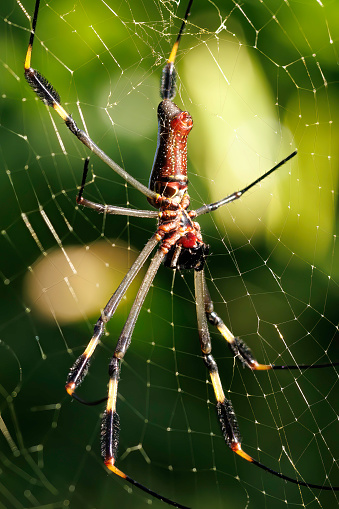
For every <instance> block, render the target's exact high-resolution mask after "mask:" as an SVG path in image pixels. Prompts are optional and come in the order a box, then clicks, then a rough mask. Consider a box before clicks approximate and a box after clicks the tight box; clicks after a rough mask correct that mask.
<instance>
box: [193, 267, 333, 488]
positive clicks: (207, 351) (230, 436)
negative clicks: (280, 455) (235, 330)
mask: <svg viewBox="0 0 339 509" xmlns="http://www.w3.org/2000/svg"><path fill="white" fill-rule="evenodd" d="M194 285H195V300H196V312H197V322H198V330H199V337H200V346H201V351H202V354H203V360H204V363H205V365H206V367H207V369H208V372H209V375H210V377H211V382H212V386H213V390H214V394H215V398H216V400H217V404H216V410H217V415H218V419H219V422H220V427H221V431H222V434H223V436H224V439H225V442H226V444H227V445H228V446H229V447H230V449H231V450H232V451H233V452H235V453H236V454H238V455H239V456H240V457H241V458H243V459H245V460H246V461H248V462H250V463H253V464H254V465H256V466H257V467H259V468H261V469H263V470H266V471H267V472H269V473H271V474H273V475H275V476H276V477H280V479H284V480H285V481H289V482H291V483H293V484H298V485H299V486H306V487H308V488H316V489H321V490H328V491H339V486H323V485H319V484H312V483H308V482H304V481H298V480H296V479H293V478H292V477H289V476H287V475H284V474H282V473H280V472H277V471H276V470H273V469H271V468H270V467H267V466H266V465H264V464H263V463H261V462H260V461H257V460H256V459H254V458H252V456H250V455H249V454H247V453H246V452H245V451H243V449H242V446H241V436H240V430H239V425H238V421H237V417H236V415H235V412H234V409H233V405H232V402H231V401H230V400H229V399H226V397H225V394H224V390H223V388H222V384H221V380H220V376H219V371H218V366H217V363H216V362H215V360H214V358H213V355H212V354H211V351H212V345H211V338H210V335H209V331H208V324H207V318H206V313H205V301H206V299H205V289H206V283H205V282H204V273H203V270H201V271H194Z"/></svg>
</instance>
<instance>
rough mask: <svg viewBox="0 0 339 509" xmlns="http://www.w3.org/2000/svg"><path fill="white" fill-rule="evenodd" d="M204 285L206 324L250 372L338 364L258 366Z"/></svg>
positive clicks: (247, 347) (326, 366) (335, 363)
mask: <svg viewBox="0 0 339 509" xmlns="http://www.w3.org/2000/svg"><path fill="white" fill-rule="evenodd" d="M203 285H204V305H205V313H206V318H207V320H208V322H209V323H210V324H211V325H213V326H214V327H216V328H217V329H218V331H219V332H220V334H221V335H222V336H223V338H224V339H226V341H227V343H228V346H229V347H230V349H231V350H232V352H233V354H234V356H235V357H236V358H237V359H239V360H240V362H241V363H242V364H243V366H246V367H248V368H250V369H252V370H257V371H264V370H269V369H275V370H277V369H299V370H302V369H313V368H328V367H332V366H336V365H338V364H339V362H329V363H324V364H292V365H286V364H284V365H276V364H260V363H259V362H258V361H257V360H256V359H255V357H254V356H253V353H252V350H251V349H250V348H249V346H247V344H246V343H245V341H243V340H242V339H241V338H237V337H235V336H234V335H233V334H232V332H231V331H230V330H229V329H228V328H227V327H226V325H225V324H224V322H223V320H222V319H221V318H220V316H219V315H218V314H217V313H216V312H215V311H214V306H213V301H212V299H211V296H210V293H209V290H208V287H207V283H206V279H205V277H204V280H203Z"/></svg>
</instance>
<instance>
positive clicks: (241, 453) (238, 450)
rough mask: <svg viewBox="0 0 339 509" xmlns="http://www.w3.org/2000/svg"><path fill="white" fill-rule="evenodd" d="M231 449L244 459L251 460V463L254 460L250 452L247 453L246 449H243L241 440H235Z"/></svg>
mask: <svg viewBox="0 0 339 509" xmlns="http://www.w3.org/2000/svg"><path fill="white" fill-rule="evenodd" d="M231 449H232V451H233V452H235V453H236V454H238V455H239V456H240V457H241V458H244V460H246V461H249V462H250V463H252V462H253V458H252V457H251V456H250V455H249V454H247V453H246V452H245V451H243V450H242V448H241V443H240V442H233V444H232V445H231Z"/></svg>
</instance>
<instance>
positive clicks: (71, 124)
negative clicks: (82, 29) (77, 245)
mask: <svg viewBox="0 0 339 509" xmlns="http://www.w3.org/2000/svg"><path fill="white" fill-rule="evenodd" d="M39 5H40V0H36V3H35V9H34V15H33V22H32V29H31V35H30V39H29V44H28V49H27V53H26V58H25V64H24V69H25V77H26V80H27V82H28V84H29V85H30V86H31V87H32V89H33V91H34V92H35V93H36V94H37V96H38V97H39V99H41V100H42V102H43V103H45V104H46V105H47V106H50V107H51V108H53V109H54V110H55V111H56V112H57V114H58V115H59V116H60V117H61V118H62V120H63V121H64V122H65V124H66V126H67V127H68V129H69V130H70V131H71V132H72V133H73V134H74V135H75V136H76V137H77V138H78V139H79V140H80V141H81V143H83V144H84V145H86V147H88V148H89V149H90V150H91V151H92V152H94V154H96V155H97V156H98V157H99V158H100V159H101V160H102V161H103V162H104V163H105V164H107V165H108V166H109V167H110V168H112V170H114V171H115V172H116V173H117V174H118V175H120V176H121V177H122V178H123V179H124V180H126V182H128V183H129V184H131V185H132V186H133V187H135V188H136V189H138V190H139V191H140V192H141V193H143V194H144V195H145V196H147V197H148V198H150V199H153V200H155V201H157V200H158V199H159V195H158V194H157V193H155V192H154V191H151V190H150V189H148V187H146V186H144V185H143V184H141V182H139V181H138V180H136V179H135V178H133V177H132V176H131V175H130V174H129V173H127V171H125V170H124V169H123V168H121V166H119V165H118V164H117V163H116V162H115V161H113V159H111V158H110V157H108V156H107V155H106V154H105V152H103V150H101V149H100V148H99V147H98V146H97V145H96V144H95V143H94V141H93V140H92V139H91V138H90V137H89V136H88V135H87V134H86V133H85V132H84V131H83V130H82V129H79V127H78V126H77V125H76V122H75V120H73V118H72V117H71V115H70V114H69V113H67V111H66V110H65V109H64V108H63V107H62V106H61V100H60V96H59V94H58V92H57V91H56V90H55V89H54V87H53V86H52V85H51V83H50V82H49V81H48V80H47V79H46V78H45V77H44V76H42V74H40V73H39V71H36V70H35V69H33V68H32V67H31V57H32V49H33V42H34V37H35V29H36V24H37V19H38V12H39Z"/></svg>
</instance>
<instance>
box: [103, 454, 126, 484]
mask: <svg viewBox="0 0 339 509" xmlns="http://www.w3.org/2000/svg"><path fill="white" fill-rule="evenodd" d="M114 463H115V459H114V458H113V457H111V458H107V459H105V465H106V467H107V468H108V470H110V471H111V472H113V474H116V475H118V476H119V477H122V479H126V478H127V475H126V474H124V473H123V472H121V470H119V469H118V468H117V467H116V466H114Z"/></svg>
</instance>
